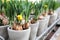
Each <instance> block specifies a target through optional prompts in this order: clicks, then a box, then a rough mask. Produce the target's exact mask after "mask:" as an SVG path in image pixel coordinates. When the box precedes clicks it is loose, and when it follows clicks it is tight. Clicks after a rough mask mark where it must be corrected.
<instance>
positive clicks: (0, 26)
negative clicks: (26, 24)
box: [0, 25, 9, 28]
mask: <svg viewBox="0 0 60 40" xmlns="http://www.w3.org/2000/svg"><path fill="white" fill-rule="evenodd" d="M6 26H9V25H3V26H0V28H2V27H6Z"/></svg>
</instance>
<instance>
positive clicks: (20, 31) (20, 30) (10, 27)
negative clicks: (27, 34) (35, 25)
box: [7, 27, 31, 32]
mask: <svg viewBox="0 0 60 40" xmlns="http://www.w3.org/2000/svg"><path fill="white" fill-rule="evenodd" d="M10 28H11V27H8V28H7V30H10V31H14V32H24V31H27V30H30V29H31V28H30V27H29V28H28V29H26V30H12V29H10Z"/></svg>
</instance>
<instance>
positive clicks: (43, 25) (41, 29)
mask: <svg viewBox="0 0 60 40" xmlns="http://www.w3.org/2000/svg"><path fill="white" fill-rule="evenodd" d="M47 26H48V24H47V19H46V18H45V19H42V20H39V28H38V32H37V36H40V35H41V34H42V33H43V32H44V31H45V30H46V29H47Z"/></svg>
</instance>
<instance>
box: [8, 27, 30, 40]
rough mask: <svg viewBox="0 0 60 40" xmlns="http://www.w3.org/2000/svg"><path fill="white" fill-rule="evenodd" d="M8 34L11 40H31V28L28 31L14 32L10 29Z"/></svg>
mask: <svg viewBox="0 0 60 40" xmlns="http://www.w3.org/2000/svg"><path fill="white" fill-rule="evenodd" d="M8 34H9V39H10V40H29V36H30V27H29V28H28V29H26V30H19V31H17V30H12V29H10V27H8Z"/></svg>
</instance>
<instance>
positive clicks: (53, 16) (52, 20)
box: [49, 13, 57, 26]
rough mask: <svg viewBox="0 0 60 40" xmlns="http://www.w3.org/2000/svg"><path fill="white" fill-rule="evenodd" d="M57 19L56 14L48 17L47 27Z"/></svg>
mask: <svg viewBox="0 0 60 40" xmlns="http://www.w3.org/2000/svg"><path fill="white" fill-rule="evenodd" d="M56 19H57V13H54V14H53V15H50V20H49V26H50V25H51V24H52V23H53V22H54V21H56Z"/></svg>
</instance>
